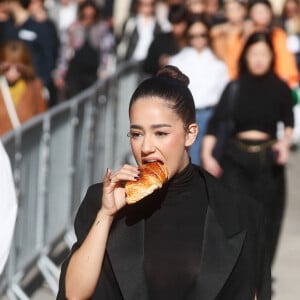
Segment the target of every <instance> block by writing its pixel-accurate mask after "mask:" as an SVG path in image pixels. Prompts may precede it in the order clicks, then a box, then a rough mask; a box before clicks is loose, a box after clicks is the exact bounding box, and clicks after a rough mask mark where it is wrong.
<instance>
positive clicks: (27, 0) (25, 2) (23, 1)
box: [16, 0, 30, 9]
mask: <svg viewBox="0 0 300 300" xmlns="http://www.w3.org/2000/svg"><path fill="white" fill-rule="evenodd" d="M16 1H17V2H19V3H20V5H21V6H22V7H23V8H24V9H27V8H28V7H29V4H30V0H16Z"/></svg>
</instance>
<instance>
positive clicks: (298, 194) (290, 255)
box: [273, 150, 300, 300]
mask: <svg viewBox="0 0 300 300" xmlns="http://www.w3.org/2000/svg"><path fill="white" fill-rule="evenodd" d="M287 170H288V172H287V176H288V186H289V195H288V202H287V207H286V215H285V219H284V224H283V229H282V233H281V239H280V244H279V248H278V252H277V256H276V260H275V264H274V267H273V275H274V277H275V278H276V280H275V283H274V291H275V295H274V297H273V300H298V299H300V150H298V151H297V152H294V153H292V155H291V159H290V163H289V165H288V169H287Z"/></svg>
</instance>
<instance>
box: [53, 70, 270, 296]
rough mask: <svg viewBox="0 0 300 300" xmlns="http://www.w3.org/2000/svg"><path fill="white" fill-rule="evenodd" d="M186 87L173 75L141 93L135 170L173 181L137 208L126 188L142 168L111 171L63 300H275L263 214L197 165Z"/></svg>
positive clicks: (68, 265)
mask: <svg viewBox="0 0 300 300" xmlns="http://www.w3.org/2000/svg"><path fill="white" fill-rule="evenodd" d="M188 81H189V80H188V78H187V77H186V76H185V75H184V74H182V73H181V72H180V71H179V70H178V69H177V68H175V67H172V66H166V67H164V68H163V69H161V70H160V71H159V72H158V74H157V76H156V77H152V78H149V79H146V80H144V81H143V82H142V83H141V84H140V85H139V86H138V87H137V89H136V90H135V92H134V94H133V96H132V98H131V102H130V106H129V118H130V132H129V137H130V142H131V147H132V152H133V155H134V157H135V160H136V162H137V165H138V166H140V165H142V164H146V163H147V162H149V161H153V160H156V161H160V162H162V163H163V164H164V165H165V166H166V167H167V168H168V171H169V175H168V178H169V179H168V182H167V183H166V184H165V185H164V186H163V188H162V189H159V190H157V191H156V192H154V193H153V194H151V195H150V196H148V197H147V198H145V199H143V200H141V201H139V202H137V203H136V204H134V205H126V198H125V197H126V195H125V190H124V181H127V180H138V178H139V176H140V173H139V167H136V166H132V165H124V166H123V167H122V168H121V169H119V170H117V171H115V172H112V171H111V170H109V169H108V170H107V173H106V175H105V178H104V182H103V184H96V185H93V186H91V187H90V188H89V190H88V192H87V194H86V197H85V199H84V200H83V202H82V204H81V207H80V208H79V211H78V213H77V216H76V220H75V227H76V228H75V230H76V234H77V242H76V243H75V245H74V246H73V248H72V253H71V255H70V257H69V258H68V259H67V261H66V262H65V263H64V264H63V267H62V272H61V278H60V289H59V293H58V297H57V299H66V298H67V299H113V300H116V299H139V300H142V299H175V300H176V299H195V300H196V299H203V300H208V299H232V300H234V299H235V300H238V299H239V300H240V299H245V300H248V299H249V300H250V299H251V300H253V299H254V297H255V294H257V295H258V299H259V300H261V299H270V296H269V285H268V282H269V281H268V276H267V275H268V274H269V272H268V270H267V269H266V270H265V271H266V272H265V273H264V274H265V275H266V277H263V278H260V277H259V275H258V273H260V272H259V269H258V268H259V267H258V266H259V265H260V261H261V259H262V246H263V245H262V241H261V240H260V239H261V238H262V236H261V235H260V234H261V226H260V221H261V219H260V217H259V215H260V212H261V207H260V205H256V204H255V203H254V202H253V201H248V198H247V197H244V196H238V195H237V194H236V193H234V192H232V191H231V190H228V189H227V188H226V187H224V186H221V185H220V183H219V182H218V181H217V180H215V179H214V178H213V177H212V176H210V175H209V174H207V173H206V172H204V171H203V170H202V169H200V168H199V167H197V166H195V165H192V164H191V163H190V159H189V152H188V149H189V147H190V146H191V145H192V143H193V142H194V140H195V138H196V135H197V132H198V126H197V124H196V123H195V106H194V101H193V97H192V95H191V93H190V91H189V89H188V88H187V84H188ZM240 201H241V202H242V203H244V204H245V206H240V203H241V202H240ZM225 202H226V204H225ZM224 204H225V205H224ZM244 208H246V209H244Z"/></svg>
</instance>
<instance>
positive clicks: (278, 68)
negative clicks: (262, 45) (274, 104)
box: [225, 27, 299, 88]
mask: <svg viewBox="0 0 300 300" xmlns="http://www.w3.org/2000/svg"><path fill="white" fill-rule="evenodd" d="M286 40H287V37H286V33H285V32H284V30H282V29H281V28H279V27H273V29H272V43H273V47H274V52H275V66H274V71H275V73H276V74H277V75H278V76H279V77H280V78H281V79H283V80H284V81H285V82H286V83H287V84H288V85H289V86H290V87H291V88H293V87H295V86H297V85H299V72H298V69H297V64H296V59H295V57H294V55H293V54H292V53H291V52H289V50H288V49H287V46H286ZM244 42H245V40H244V39H243V38H242V37H241V36H240V35H237V34H236V35H231V36H229V38H228V41H227V51H226V55H225V62H226V64H227V67H228V70H229V75H230V78H231V79H234V78H236V77H237V75H238V61H239V57H240V54H241V52H242V50H243V46H244Z"/></svg>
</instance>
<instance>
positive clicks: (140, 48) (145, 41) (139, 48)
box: [132, 15, 156, 61]
mask: <svg viewBox="0 0 300 300" xmlns="http://www.w3.org/2000/svg"><path fill="white" fill-rule="evenodd" d="M155 23H156V21H155V18H154V17H152V18H150V17H149V18H147V19H145V18H144V17H143V16H141V15H138V16H137V19H136V24H137V31H138V36H139V39H138V42H137V45H136V47H135V49H134V52H133V54H132V58H133V59H134V60H137V61H141V60H143V59H145V58H146V56H147V54H148V49H149V47H150V44H151V42H152V40H153V37H154V30H155Z"/></svg>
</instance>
